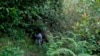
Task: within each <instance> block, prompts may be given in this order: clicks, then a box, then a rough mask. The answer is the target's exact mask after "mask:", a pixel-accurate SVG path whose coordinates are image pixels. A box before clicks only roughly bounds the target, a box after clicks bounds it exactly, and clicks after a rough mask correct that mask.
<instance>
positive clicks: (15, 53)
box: [0, 46, 24, 56]
mask: <svg viewBox="0 0 100 56" xmlns="http://www.w3.org/2000/svg"><path fill="white" fill-rule="evenodd" d="M0 56H24V51H23V50H21V49H20V48H19V47H10V46H6V47H3V48H2V49H1V51H0Z"/></svg>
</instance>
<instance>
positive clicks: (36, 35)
mask: <svg viewBox="0 0 100 56" xmlns="http://www.w3.org/2000/svg"><path fill="white" fill-rule="evenodd" d="M35 37H36V39H37V42H38V45H39V46H41V45H42V41H43V36H42V33H40V32H38V33H36V34H35Z"/></svg>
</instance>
